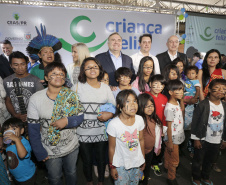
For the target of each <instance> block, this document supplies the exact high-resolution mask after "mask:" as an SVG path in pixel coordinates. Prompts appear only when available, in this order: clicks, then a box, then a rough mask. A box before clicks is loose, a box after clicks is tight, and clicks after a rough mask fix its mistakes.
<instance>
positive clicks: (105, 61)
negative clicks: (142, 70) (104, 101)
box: [95, 32, 135, 86]
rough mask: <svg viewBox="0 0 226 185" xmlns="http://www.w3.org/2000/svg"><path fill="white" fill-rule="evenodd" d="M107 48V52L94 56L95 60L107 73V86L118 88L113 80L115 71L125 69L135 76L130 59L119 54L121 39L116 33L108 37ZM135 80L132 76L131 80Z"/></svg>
mask: <svg viewBox="0 0 226 185" xmlns="http://www.w3.org/2000/svg"><path fill="white" fill-rule="evenodd" d="M108 48H109V50H108V51H107V52H104V53H101V54H98V55H96V57H95V58H96V59H97V60H98V61H99V62H100V63H101V65H102V66H103V69H104V70H105V71H106V72H107V73H108V76H109V84H110V85H111V86H118V83H117V82H116V80H115V71H116V70H117V69H118V68H119V67H127V68H129V69H131V71H132V72H133V74H135V71H134V68H133V62H132V59H131V58H130V57H129V56H128V55H124V54H122V52H121V49H122V37H121V36H120V35H119V34H118V33H117V32H115V33H112V34H111V35H110V36H109V37H108ZM134 78H135V75H133V77H132V79H134Z"/></svg>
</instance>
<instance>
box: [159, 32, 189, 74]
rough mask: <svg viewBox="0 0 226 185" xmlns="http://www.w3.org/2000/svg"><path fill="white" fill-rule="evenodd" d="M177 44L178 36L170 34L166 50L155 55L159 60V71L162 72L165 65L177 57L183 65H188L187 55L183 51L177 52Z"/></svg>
mask: <svg viewBox="0 0 226 185" xmlns="http://www.w3.org/2000/svg"><path fill="white" fill-rule="evenodd" d="M179 44H180V42H179V38H178V37H177V36H176V35H172V36H171V37H169V38H168V40H167V43H166V46H167V47H168V51H165V52H163V53H160V54H158V55H156V57H157V58H158V60H159V66H160V70H161V73H162V72H163V69H164V68H165V66H167V65H168V64H170V63H171V62H172V61H173V60H174V59H175V58H177V57H179V58H180V59H182V60H183V61H184V64H185V66H187V65H188V59H187V56H186V55H185V54H184V53H180V52H178V48H179Z"/></svg>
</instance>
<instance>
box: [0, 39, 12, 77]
mask: <svg viewBox="0 0 226 185" xmlns="http://www.w3.org/2000/svg"><path fill="white" fill-rule="evenodd" d="M1 49H2V52H3V54H1V55H0V76H1V78H2V79H4V78H5V77H7V76H9V75H11V74H13V73H14V71H13V69H12V68H11V67H10V64H9V55H10V54H11V53H12V52H13V47H12V44H11V42H10V41H9V40H4V41H3V42H1Z"/></svg>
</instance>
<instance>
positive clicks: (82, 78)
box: [78, 57, 104, 83]
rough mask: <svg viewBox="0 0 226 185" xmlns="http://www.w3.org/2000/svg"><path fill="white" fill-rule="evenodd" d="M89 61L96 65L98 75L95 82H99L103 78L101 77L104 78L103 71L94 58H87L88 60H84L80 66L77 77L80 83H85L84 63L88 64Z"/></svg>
mask: <svg viewBox="0 0 226 185" xmlns="http://www.w3.org/2000/svg"><path fill="white" fill-rule="evenodd" d="M90 60H92V61H94V62H95V63H96V64H97V65H98V67H99V71H100V74H99V76H98V77H97V80H98V81H101V80H102V78H103V76H104V70H103V67H102V65H101V64H100V62H99V61H98V60H97V59H96V58H94V57H88V58H85V59H84V60H83V62H82V65H81V67H80V73H79V76H78V80H79V82H81V83H86V74H85V64H86V62H88V61H90Z"/></svg>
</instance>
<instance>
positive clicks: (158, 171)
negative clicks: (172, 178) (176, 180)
mask: <svg viewBox="0 0 226 185" xmlns="http://www.w3.org/2000/svg"><path fill="white" fill-rule="evenodd" d="M151 169H153V170H154V173H155V175H157V176H161V175H162V172H161V170H160V168H159V166H158V165H151Z"/></svg>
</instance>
